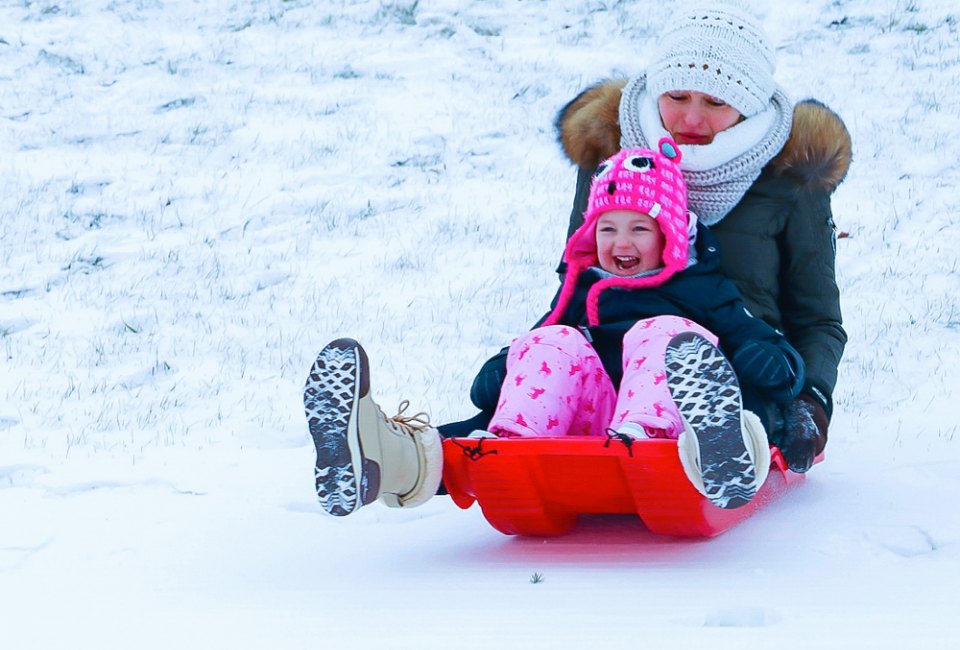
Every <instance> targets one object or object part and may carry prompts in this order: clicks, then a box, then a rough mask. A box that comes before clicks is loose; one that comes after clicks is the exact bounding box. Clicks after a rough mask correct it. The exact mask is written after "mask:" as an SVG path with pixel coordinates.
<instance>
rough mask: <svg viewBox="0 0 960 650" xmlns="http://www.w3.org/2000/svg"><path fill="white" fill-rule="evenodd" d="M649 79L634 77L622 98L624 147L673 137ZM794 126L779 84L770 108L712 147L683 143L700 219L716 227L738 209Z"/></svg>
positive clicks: (683, 164)
mask: <svg viewBox="0 0 960 650" xmlns="http://www.w3.org/2000/svg"><path fill="white" fill-rule="evenodd" d="M646 87H647V80H646V77H645V76H643V75H641V76H639V77H634V78H633V79H632V80H631V81H630V82H629V83H628V84H627V85H626V86H625V87H624V89H623V94H622V96H621V99H620V147H621V148H625V147H647V148H649V147H650V146H651V145H650V144H649V143H651V142H654V143H655V142H659V141H660V138H662V137H668V136H669V135H670V134H669V133H667V131H666V130H665V129H664V128H663V123H662V122H661V120H660V110H659V108H658V107H657V98H656V97H650V96H649V94H648V93H647V92H646ZM792 125H793V104H792V103H791V102H790V100H789V99H788V98H787V96H786V94H785V93H784V92H783V89H782V88H780V87H779V86H777V89H776V91H775V92H774V94H773V97H772V98H771V99H770V106H769V107H768V108H767V109H766V110H764V111H761V112H760V113H757V114H756V115H753V116H752V117H749V118H747V119H745V120H743V121H742V122H739V123H738V124H735V125H734V126H732V127H730V128H729V129H727V130H725V131H722V132H720V133H718V134H716V135H715V136H714V138H713V142H711V143H710V144H707V145H683V144H682V145H680V151H681V152H682V153H683V158H682V159H681V161H680V169H682V170H683V177H684V179H685V180H686V181H687V202H688V204H689V206H690V209H691V210H693V211H694V212H696V213H697V216H698V217H700V221H702V222H703V223H705V224H707V225H708V226H712V225H714V224H716V223H719V222H720V220H721V219H723V218H724V217H725V216H727V213H729V212H730V210H732V209H733V207H734V206H735V205H737V203H739V202H740V199H742V198H743V195H744V194H746V192H747V190H748V189H750V186H751V185H753V182H754V181H755V180H757V177H758V176H760V171H761V170H762V169H763V167H764V165H766V164H767V163H768V162H770V161H771V160H772V159H773V157H774V156H776V155H777V154H778V153H779V152H780V150H781V149H783V145H784V144H786V142H787V138H789V137H790V128H791V126H792Z"/></svg>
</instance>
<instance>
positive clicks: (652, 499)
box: [443, 437, 821, 537]
mask: <svg viewBox="0 0 960 650" xmlns="http://www.w3.org/2000/svg"><path fill="white" fill-rule="evenodd" d="M770 452H771V456H772V459H771V463H772V466H771V468H770V474H769V475H768V477H767V480H766V482H765V483H764V484H763V486H761V488H760V490H759V491H758V492H757V495H756V496H755V497H754V498H753V499H752V500H751V501H750V502H749V503H748V504H747V505H745V506H743V507H741V508H736V509H732V510H726V509H723V508H719V507H717V506H715V505H713V504H712V503H711V502H710V501H709V500H708V499H707V498H706V497H704V496H703V495H701V494H700V493H699V492H697V490H696V489H695V488H694V487H693V485H691V484H690V482H689V481H688V480H687V477H686V475H685V474H684V472H683V467H682V466H681V465H680V459H679V456H678V455H677V442H676V440H669V439H659V438H658V439H650V440H636V441H630V443H629V444H628V443H625V442H623V441H621V440H619V439H616V438H614V439H609V440H608V439H604V438H595V437H583V438H580V437H577V438H574V437H563V438H480V439H474V438H448V439H446V440H444V442H443V461H444V468H443V481H444V484H445V485H446V488H447V491H448V492H449V493H450V496H451V497H452V499H453V501H454V503H456V504H457V505H458V506H459V507H461V508H463V509H466V508H469V507H470V506H472V505H473V504H474V502H477V503H479V504H480V508H481V510H482V511H483V516H484V517H485V518H486V519H487V521H488V522H490V524H491V525H492V526H493V527H494V528H496V529H497V530H499V531H500V532H501V533H504V534H506V535H530V536H554V535H561V534H563V533H566V532H569V531H570V530H571V529H573V527H574V526H576V524H577V516H578V515H580V514H636V515H637V516H639V517H640V519H641V520H642V521H643V523H644V525H645V526H646V527H647V528H648V529H649V530H650V531H652V532H654V533H659V534H662V535H673V536H678V537H713V536H715V535H719V534H720V533H722V532H724V531H725V530H727V529H729V528H731V527H732V526H735V525H736V524H738V523H739V522H741V521H743V520H744V519H746V518H747V517H749V516H750V515H752V514H753V513H754V512H756V511H757V510H758V509H759V508H761V507H763V506H765V505H766V504H767V503H769V502H770V501H772V500H774V499H776V498H777V497H779V496H780V495H781V494H783V493H784V492H785V491H786V490H787V489H788V488H789V487H791V486H792V485H794V484H796V483H798V482H800V481H802V480H803V479H804V475H803V474H796V473H794V472H791V471H789V470H788V469H787V467H786V463H785V462H784V460H783V456H782V455H781V454H780V450H779V449H777V448H776V447H771V449H770ZM817 460H818V462H819V460H821V459H820V458H818V459H817Z"/></svg>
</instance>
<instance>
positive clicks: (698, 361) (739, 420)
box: [665, 332, 770, 508]
mask: <svg viewBox="0 0 960 650" xmlns="http://www.w3.org/2000/svg"><path fill="white" fill-rule="evenodd" d="M665 362H666V371H667V386H668V387H669V389H670V394H671V395H672V396H673V400H674V402H675V403H676V405H677V409H678V410H679V411H680V416H681V417H682V418H683V421H684V424H685V431H684V432H683V433H681V434H680V437H679V439H678V441H677V448H678V450H679V452H680V460H681V463H682V464H683V465H684V470H685V471H686V473H687V476H688V477H689V478H690V480H691V482H692V483H693V484H694V486H695V487H696V488H697V489H698V490H699V491H700V492H701V493H702V494H703V495H704V496H706V497H707V498H708V499H709V500H710V501H711V502H712V503H713V504H714V505H716V506H719V507H721V508H739V507H741V506H744V505H746V504H747V503H748V502H749V501H750V499H752V498H753V497H754V495H755V494H756V493H757V490H758V489H759V487H760V485H761V481H760V480H759V479H760V476H758V474H760V473H762V474H763V478H764V479H765V478H766V473H767V471H768V470H769V467H770V450H769V447H767V445H766V436H765V434H764V433H763V426H762V425H760V423H759V420H757V421H754V418H755V416H753V418H751V417H750V416H747V417H745V418H744V417H741V414H742V413H743V405H742V402H741V397H740V385H739V383H738V382H737V376H736V374H735V373H734V371H733V367H732V366H731V365H730V363H729V362H728V361H727V359H726V357H724V356H723V353H722V352H720V350H718V349H717V348H716V346H714V345H713V344H712V343H710V341H708V340H707V339H706V338H704V337H703V336H700V335H699V334H695V333H693V332H682V333H680V334H678V335H677V336H674V337H673V338H672V339H671V340H670V343H669V344H668V345H667V349H666V358H665ZM750 415H751V416H752V415H753V414H750ZM764 451H765V452H766V453H764ZM764 459H765V460H764ZM758 468H760V469H759V471H758Z"/></svg>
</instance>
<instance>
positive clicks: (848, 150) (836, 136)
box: [771, 99, 853, 192]
mask: <svg viewBox="0 0 960 650" xmlns="http://www.w3.org/2000/svg"><path fill="white" fill-rule="evenodd" d="M852 158H853V147H852V143H851V141H850V133H849V132H848V131H847V127H846V125H845V124H844V123H843V120H841V119H840V116H839V115H837V114H836V113H834V112H833V111H832V110H830V109H829V108H828V107H827V106H826V105H825V104H822V103H821V102H818V101H817V100H815V99H805V100H803V101H802V102H800V103H798V104H797V105H796V106H795V107H794V109H793V129H792V130H791V131H790V139H789V140H787V144H786V145H784V147H783V150H782V151H781V152H780V153H778V154H777V156H776V157H775V158H774V159H773V160H772V161H771V163H772V164H773V166H774V169H775V170H776V172H777V174H780V175H784V176H790V177H792V178H795V179H797V180H798V181H799V182H800V184H801V185H802V187H803V188H804V189H806V190H826V191H828V192H833V191H834V190H835V189H837V186H838V185H840V183H841V182H843V179H844V178H845V177H846V175H847V170H848V169H850V161H851V160H852Z"/></svg>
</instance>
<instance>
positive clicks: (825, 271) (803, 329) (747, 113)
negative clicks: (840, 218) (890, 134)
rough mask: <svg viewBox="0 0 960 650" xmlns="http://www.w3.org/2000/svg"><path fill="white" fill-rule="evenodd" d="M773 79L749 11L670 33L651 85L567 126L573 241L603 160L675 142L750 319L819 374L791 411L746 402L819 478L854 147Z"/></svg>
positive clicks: (794, 464)
mask: <svg viewBox="0 0 960 650" xmlns="http://www.w3.org/2000/svg"><path fill="white" fill-rule="evenodd" d="M773 71H774V54H773V50H772V48H771V47H770V45H769V43H768V41H767V38H766V36H765V35H764V34H763V32H762V30H761V29H760V27H759V26H758V24H757V23H756V21H755V19H754V18H753V16H751V15H750V13H749V12H748V11H747V10H745V9H744V7H743V6H742V5H741V4H739V3H734V2H714V3H711V4H706V5H701V6H699V7H697V8H695V9H691V10H689V11H687V12H685V13H682V14H678V16H677V19H676V21H675V22H674V24H673V25H670V26H668V27H667V29H665V30H664V32H663V34H662V36H661V38H660V42H659V44H658V46H657V48H656V51H655V53H654V59H653V61H652V62H651V64H650V65H649V67H648V68H647V72H646V74H645V75H641V76H638V77H635V78H633V79H631V80H611V81H605V82H602V83H600V84H598V85H595V86H593V87H591V88H588V89H587V90H585V91H584V92H583V93H581V94H580V95H579V96H578V97H576V98H575V99H574V100H573V101H571V102H570V103H569V104H568V105H567V106H566V107H564V108H563V109H562V110H561V111H560V114H559V116H558V117H557V121H556V126H557V129H558V132H559V138H560V142H561V145H562V146H563V149H564V151H565V152H566V154H567V155H568V156H569V158H570V160H571V161H573V162H574V163H575V164H576V165H577V167H578V175H577V191H576V198H575V199H574V206H573V211H572V213H571V216H570V227H569V231H568V237H569V235H570V234H572V233H573V232H574V231H575V230H576V229H577V228H578V227H579V225H580V224H581V223H582V220H583V217H582V215H583V210H584V207H585V205H586V199H587V193H588V191H589V186H590V178H591V176H592V175H593V171H594V169H595V168H596V166H597V164H598V162H599V161H601V160H603V159H605V158H606V157H608V156H610V155H612V154H613V153H615V152H616V151H618V150H619V149H620V148H621V147H642V146H648V144H649V143H651V142H653V143H655V142H657V141H658V140H659V139H660V138H661V137H663V136H665V135H667V134H669V135H671V136H672V137H673V138H674V140H675V141H676V142H677V143H678V144H680V145H681V150H682V151H683V162H682V163H681V168H682V169H683V172H684V177H685V179H686V180H687V183H688V192H689V202H690V206H691V209H692V210H693V211H694V212H695V213H697V215H698V216H699V217H700V220H701V221H702V222H703V223H705V224H706V225H708V226H709V227H710V230H711V232H713V234H714V235H715V236H716V238H717V239H718V240H719V242H720V252H721V269H722V270H723V272H724V273H725V274H726V275H727V276H729V277H730V278H732V279H733V280H734V282H735V283H736V284H737V286H738V287H739V289H740V291H741V292H742V293H743V296H744V299H745V302H746V305H747V308H748V309H749V311H750V312H751V313H752V314H753V315H754V316H757V317H759V318H762V319H763V320H765V321H766V322H767V323H769V324H770V325H772V326H773V327H774V328H776V329H778V330H780V331H782V332H783V333H784V334H785V335H786V337H787V339H788V340H789V341H790V343H791V344H792V345H793V346H794V347H795V348H796V349H797V350H798V351H799V352H800V354H801V355H802V357H803V360H804V362H805V363H806V367H807V381H806V384H805V386H804V390H803V392H802V394H801V395H800V397H799V398H798V399H797V400H795V401H794V402H793V403H792V404H791V405H790V407H788V408H786V409H783V410H779V409H772V408H770V405H765V404H758V403H757V402H758V400H757V399H756V398H755V396H750V395H744V401H745V404H746V406H747V408H751V410H754V411H755V412H758V413H761V414H762V418H763V420H764V424H765V425H766V427H767V431H768V434H769V438H770V441H771V442H772V443H773V444H776V445H777V446H778V447H780V450H781V451H782V452H783V455H784V457H785V459H786V460H787V463H788V465H789V467H790V469H792V470H793V471H797V472H805V471H806V470H808V469H809V468H810V466H811V465H812V464H813V460H814V457H815V456H816V455H817V454H819V453H820V452H821V451H823V448H824V445H825V444H826V441H827V425H828V423H829V421H830V416H831V414H832V411H833V400H832V394H833V389H834V387H835V385H836V381H837V368H838V365H839V362H840V357H841V355H842V353H843V348H844V345H845V344H846V340H847V337H846V334H845V332H844V330H843V327H842V325H841V314H840V300H839V290H838V288H837V284H836V280H835V271H834V266H835V259H836V235H835V227H834V224H833V217H832V213H831V208H830V195H831V193H832V192H833V191H834V190H835V189H836V187H837V185H839V183H840V182H841V181H842V180H843V178H844V176H845V175H846V172H847V169H848V167H849V165H850V158H851V143H850V136H849V134H848V132H847V130H846V128H845V126H844V125H843V122H842V121H841V120H840V118H839V117H837V115H835V114H834V113H833V112H832V111H830V109H828V108H827V107H826V106H824V105H823V104H820V103H818V102H816V101H813V100H806V101H803V102H800V103H799V104H797V105H796V106H793V105H792V104H791V103H790V101H789V100H788V99H787V96H786V94H785V93H784V92H783V90H782V89H781V88H780V87H779V86H778V85H777V84H776V82H775V81H774V79H773ZM562 270H563V269H561V272H562ZM751 402H753V403H751ZM778 411H780V412H778Z"/></svg>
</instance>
